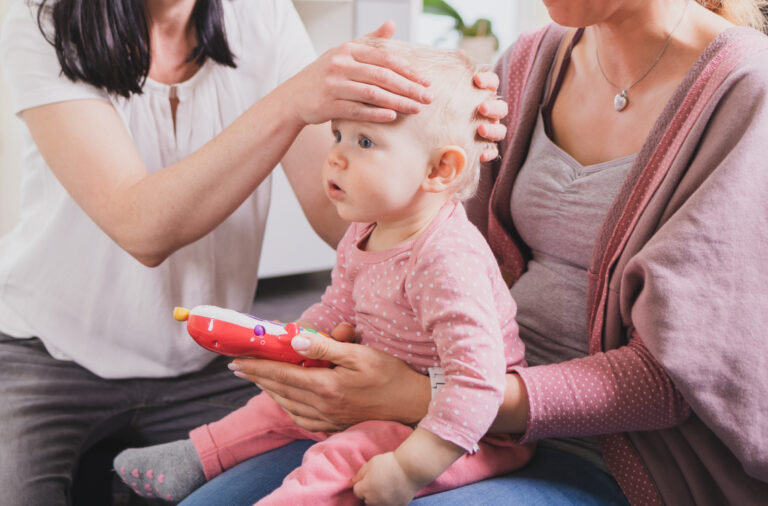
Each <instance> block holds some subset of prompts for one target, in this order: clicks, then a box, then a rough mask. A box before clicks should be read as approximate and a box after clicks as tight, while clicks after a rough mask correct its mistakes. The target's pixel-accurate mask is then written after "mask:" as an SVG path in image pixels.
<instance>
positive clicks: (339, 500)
mask: <svg viewBox="0 0 768 506" xmlns="http://www.w3.org/2000/svg"><path fill="white" fill-rule="evenodd" d="M412 432H413V429H412V428H411V427H408V426H407V425H403V424H401V423H397V422H384V421H368V422H363V423H359V424H357V425H354V426H352V427H350V428H348V429H347V430H345V431H343V432H335V433H328V432H310V431H308V430H304V429H302V428H300V427H298V426H297V425H295V424H294V423H293V422H292V421H291V419H290V417H288V415H287V414H286V413H285V411H283V409H282V408H281V407H280V406H279V405H278V404H277V403H276V402H275V401H273V400H272V399H271V398H270V397H269V396H268V395H265V394H262V395H257V396H256V397H254V398H253V399H251V400H250V401H249V402H248V404H246V405H245V406H243V407H242V408H240V409H238V410H237V411H234V412H233V413H231V414H229V415H227V416H226V417H224V418H222V419H221V420H219V421H218V422H214V423H211V424H209V425H203V426H202V427H198V428H196V429H194V430H193V431H192V432H190V438H191V440H192V443H193V444H194V445H195V449H196V450H197V453H198V455H199V456H200V460H201V461H202V464H203V470H204V472H205V477H206V478H207V479H208V480H210V479H212V478H213V477H215V476H217V475H219V474H221V473H222V472H223V471H224V470H226V469H229V468H231V467H233V466H235V465H237V464H239V463H240V462H243V461H244V460H247V459H249V458H251V457H253V456H255V455H259V454H261V453H264V452H266V451H269V450H272V449H274V448H278V447H281V446H284V445H286V444H288V443H291V442H293V441H296V440H298V439H312V440H314V441H318V443H317V444H315V445H313V446H312V447H311V448H310V449H309V450H307V452H306V453H305V454H304V459H303V461H302V464H301V466H299V467H298V468H297V469H295V470H294V471H293V472H292V473H291V474H289V475H288V476H286V478H285V480H284V481H283V484H282V485H281V486H280V487H279V488H278V489H277V490H275V491H274V492H272V493H271V494H270V495H269V496H267V497H265V498H264V499H262V500H261V501H259V504H260V505H273V504H274V505H277V504H280V505H282V504H285V505H292V506H293V505H296V504H315V505H320V504H334V505H346V504H360V501H359V500H358V499H357V498H356V497H355V495H354V494H353V493H352V484H351V480H352V477H353V476H354V475H355V474H356V473H357V471H358V470H359V469H360V468H361V467H362V466H363V464H365V463H366V462H367V461H368V460H370V459H371V458H373V457H374V456H376V455H378V454H381V453H386V452H389V451H393V450H395V448H397V447H398V446H399V445H400V443H402V442H403V441H404V440H405V439H406V438H407V437H408V436H409V435H410V434H411V433H412ZM479 446H480V450H479V451H478V452H476V453H474V454H471V455H470V454H464V455H463V456H462V457H460V458H459V459H458V460H457V461H456V462H454V463H453V465H451V467H449V468H448V469H447V470H446V471H445V472H444V473H443V474H442V475H440V477H439V478H438V479H437V480H435V481H434V482H433V483H431V484H430V485H428V486H426V487H424V488H423V489H422V490H420V491H419V493H418V495H419V496H422V495H429V494H433V493H436V492H440V491H442V490H448V489H452V488H456V487H460V486H462V485H467V484H469V483H473V482H476V481H479V480H482V479H485V478H489V477H491V476H496V475H499V474H503V473H506V472H509V471H512V470H514V469H517V468H519V467H522V466H523V465H525V463H526V462H528V460H530V458H531V456H532V455H533V448H532V447H531V446H523V445H515V444H511V443H510V442H508V441H507V442H505V443H504V444H496V442H494V441H493V440H492V439H491V438H485V439H483V440H482V441H481V442H480V444H479ZM424 458H425V459H428V458H429V455H425V456H424Z"/></svg>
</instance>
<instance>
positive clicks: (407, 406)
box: [231, 324, 430, 431]
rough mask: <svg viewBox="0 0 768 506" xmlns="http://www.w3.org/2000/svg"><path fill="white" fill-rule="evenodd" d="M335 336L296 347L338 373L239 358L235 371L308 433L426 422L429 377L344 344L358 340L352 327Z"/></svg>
mask: <svg viewBox="0 0 768 506" xmlns="http://www.w3.org/2000/svg"><path fill="white" fill-rule="evenodd" d="M331 335H332V336H333V337H334V338H335V339H338V341H335V340H331V339H328V338H325V337H322V336H318V335H307V336H306V338H304V336H302V338H297V339H294V340H293V342H292V344H293V345H294V349H296V351H298V352H299V353H301V354H302V355H304V356H305V357H307V358H314V359H320V360H328V361H330V362H333V363H334V364H337V365H338V367H335V368H334V369H325V368H304V367H300V366H296V365H293V364H288V363H285V362H276V361H272V360H260V359H252V358H247V359H245V358H244V359H237V360H235V361H234V362H233V364H232V366H231V368H233V369H235V370H237V371H238V375H239V376H241V377H244V378H246V379H249V380H250V381H253V382H254V383H256V384H258V385H259V386H260V387H261V388H262V389H263V390H264V391H265V392H266V393H267V394H268V395H269V396H270V397H272V398H273V399H274V400H275V401H276V402H277V403H278V404H279V405H280V406H282V408H283V409H285V411H286V412H287V413H288V414H289V415H290V417H291V418H292V420H293V421H294V423H296V424H297V425H299V426H300V427H303V428H305V429H307V430H311V431H337V430H341V429H344V428H346V427H349V426H350V425H354V424H355V423H358V422H362V421H365V420H396V421H399V422H403V423H416V422H418V421H419V420H421V418H422V417H423V416H424V415H425V414H426V412H427V406H428V405H429V400H430V393H429V392H430V389H429V379H428V378H427V377H425V376H423V375H421V374H419V373H417V372H415V371H414V370H412V369H411V368H410V367H408V366H407V365H406V364H405V362H403V361H401V360H399V359H397V358H395V357H393V356H391V355H389V354H388V353H384V352H382V351H379V350H375V349H373V348H370V347H368V346H363V345H359V344H353V343H347V342H341V341H348V340H350V339H351V338H352V337H353V335H354V331H353V330H352V327H351V326H349V325H347V324H341V325H339V326H338V327H337V328H336V329H334V331H333V332H332V333H331Z"/></svg>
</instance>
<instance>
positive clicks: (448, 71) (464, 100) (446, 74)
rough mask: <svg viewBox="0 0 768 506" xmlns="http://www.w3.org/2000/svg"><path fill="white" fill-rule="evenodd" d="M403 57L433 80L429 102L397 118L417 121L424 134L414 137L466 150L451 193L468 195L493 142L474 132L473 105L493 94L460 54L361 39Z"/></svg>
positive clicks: (475, 116)
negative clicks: (478, 84) (481, 84)
mask: <svg viewBox="0 0 768 506" xmlns="http://www.w3.org/2000/svg"><path fill="white" fill-rule="evenodd" d="M364 41H365V42H366V43H368V44H370V45H372V46H374V47H385V48H387V49H389V50H391V51H392V52H394V53H395V54H397V55H399V56H401V57H403V58H404V59H405V60H406V61H407V62H408V63H409V64H410V65H411V66H412V67H413V68H415V69H417V70H418V72H419V74H420V75H421V76H423V77H425V78H427V79H428V80H429V82H430V83H431V84H430V86H429V91H430V92H432V94H433V97H434V98H433V100H432V102H431V103H430V104H429V105H426V106H424V107H423V109H422V111H421V112H419V113H418V114H412V115H399V117H398V119H397V122H400V121H403V122H414V123H417V124H418V129H419V132H421V133H422V135H421V136H420V137H419V138H417V139H414V141H417V142H422V143H428V144H430V145H431V146H432V148H435V149H437V148H441V147H445V146H457V147H459V148H462V149H463V150H464V152H465V153H466V160H465V163H464V167H463V170H462V172H461V174H460V175H459V177H458V178H457V179H456V182H455V185H454V186H453V188H452V191H454V192H455V194H454V196H453V197H454V198H455V199H456V200H465V199H467V198H469V197H471V196H472V195H473V194H474V193H475V190H476V189H477V183H478V180H479V178H480V155H481V154H482V153H483V151H484V150H485V149H487V148H488V147H489V146H490V145H491V144H492V143H491V142H490V141H487V140H485V139H482V138H481V137H479V136H478V135H477V127H478V125H479V124H480V123H481V121H480V117H479V116H478V114H477V107H478V106H479V105H480V104H481V103H482V102H484V101H485V100H488V99H490V98H493V97H495V94H494V93H493V92H491V91H489V90H485V89H479V88H477V87H475V86H474V84H473V78H474V76H475V74H477V72H478V71H479V70H480V67H478V66H477V65H476V64H474V63H473V62H472V61H471V60H470V59H469V58H468V57H467V56H466V55H465V54H464V53H463V52H460V51H455V50H449V49H442V48H436V47H431V46H423V45H418V44H413V43H408V42H402V41H397V40H388V39H364Z"/></svg>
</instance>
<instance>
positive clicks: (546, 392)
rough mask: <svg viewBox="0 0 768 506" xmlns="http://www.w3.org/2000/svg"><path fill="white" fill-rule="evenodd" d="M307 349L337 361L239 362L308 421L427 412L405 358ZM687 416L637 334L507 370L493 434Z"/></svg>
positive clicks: (538, 434) (312, 344) (314, 344)
mask: <svg viewBox="0 0 768 506" xmlns="http://www.w3.org/2000/svg"><path fill="white" fill-rule="evenodd" d="M344 331H346V332H347V333H349V330H348V329H337V330H336V331H334V336H335V337H337V338H339V337H341V334H342V332H344ZM347 337H348V336H347ZM294 341H296V340H294ZM297 344H299V343H297ZM300 346H302V348H301V349H299V348H298V347H296V346H295V348H296V350H297V351H298V352H299V353H302V354H303V355H305V356H307V357H309V358H314V359H320V360H329V361H331V362H334V363H336V364H338V365H337V367H336V368H334V369H331V370H325V369H324V370H315V369H312V370H310V369H304V368H301V367H298V366H294V365H292V364H284V363H281V362H274V361H268V360H257V359H238V360H236V361H235V362H234V364H233V367H234V368H239V372H238V374H240V375H241V376H242V377H246V378H248V379H250V380H251V381H254V382H256V383H257V384H259V385H260V386H261V387H262V388H263V389H264V390H265V391H267V393H269V394H270V395H271V396H272V397H273V398H275V400H276V401H277V402H278V403H279V404H280V405H281V406H283V408H285V409H286V411H287V412H288V413H289V414H290V415H291V416H292V417H293V418H294V421H295V422H296V423H297V424H299V425H301V426H302V427H304V428H306V429H308V430H339V429H341V428H344V427H347V426H349V425H352V424H355V423H357V422H361V421H364V420H371V419H381V420H396V421H400V422H403V423H410V424H412V423H415V422H417V421H419V420H421V418H422V417H423V416H424V415H425V414H426V412H427V407H428V405H429V401H430V387H429V380H428V378H426V377H425V376H423V375H421V374H418V373H417V372H415V371H413V370H412V369H411V368H410V367H408V366H407V365H405V363H403V362H402V361H400V360H399V359H396V358H394V357H392V356H390V355H387V354H386V353H384V352H380V351H377V350H374V349H372V348H369V347H367V346H362V345H357V344H349V343H342V342H335V341H331V340H330V339H326V338H318V337H313V336H308V339H306V340H301V343H300ZM304 346H305V347H304ZM689 413H690V408H689V407H688V405H687V404H686V403H685V401H684V400H683V399H682V397H681V396H680V394H679V392H678V391H677V390H676V389H675V387H674V385H673V384H672V382H671V380H670V379H669V377H668V376H667V374H666V373H665V372H664V370H663V369H662V368H661V366H660V365H659V364H658V362H657V361H656V360H655V359H654V358H653V357H652V356H651V354H650V352H648V350H647V349H646V348H645V346H643V344H642V342H641V341H640V340H639V339H638V338H636V337H635V338H633V339H632V340H631V341H630V343H629V344H628V345H626V346H623V347H621V348H618V349H616V350H612V351H609V352H606V353H598V354H595V355H590V356H588V357H584V358H579V359H574V360H570V361H568V362H563V363H560V364H551V365H544V366H536V367H530V368H521V369H519V370H518V371H517V374H515V373H513V374H508V375H507V391H506V393H505V397H504V402H503V404H502V406H501V408H500V409H499V414H498V416H497V418H496V420H495V422H494V423H493V425H492V426H491V429H490V432H503V433H514V434H523V433H525V436H524V438H525V440H526V441H533V440H538V439H541V438H543V437H553V436H577V435H598V434H608V433H613V432H625V431H633V430H655V429H661V428H665V427H670V426H674V425H676V424H679V423H680V422H682V421H683V420H685V419H686V418H687V417H688V415H689Z"/></svg>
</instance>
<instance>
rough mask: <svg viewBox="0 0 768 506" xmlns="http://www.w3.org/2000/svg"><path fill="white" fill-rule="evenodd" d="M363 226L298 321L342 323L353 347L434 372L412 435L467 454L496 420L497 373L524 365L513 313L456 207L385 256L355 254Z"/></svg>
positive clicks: (492, 263)
mask: <svg viewBox="0 0 768 506" xmlns="http://www.w3.org/2000/svg"><path fill="white" fill-rule="evenodd" d="M373 226H374V225H373V224H361V223H355V224H353V225H352V226H350V228H349V230H347V233H346V235H345V236H344V238H343V239H342V240H341V242H340V243H339V247H338V252H337V262H336V266H335V268H334V270H333V273H332V282H331V285H330V286H329V287H328V289H327V290H326V292H325V294H324V295H323V297H322V299H321V302H320V303H318V304H315V305H314V306H312V307H310V308H309V309H308V310H307V311H306V312H305V313H304V314H303V315H302V317H301V319H302V320H304V321H308V322H311V323H313V324H314V325H316V327H317V328H318V329H319V330H323V331H325V332H330V330H332V329H333V328H334V327H335V326H336V325H337V324H339V323H341V322H349V323H351V324H353V325H354V326H355V327H356V329H357V332H358V335H359V336H360V342H361V343H362V344H365V345H368V346H372V347H374V348H377V349H379V350H382V351H385V352H387V353H390V354H392V355H394V356H395V357H398V358H400V359H402V360H404V361H405V362H406V363H407V364H408V365H410V366H411V367H412V368H413V369H415V370H416V371H419V372H421V373H424V374H426V373H427V370H428V368H430V367H442V368H443V369H444V374H445V386H444V387H443V388H441V389H440V390H439V391H438V392H437V394H436V395H435V396H434V398H433V399H432V402H431V403H430V406H429V411H428V413H427V415H426V417H425V418H424V419H422V421H421V422H420V424H419V426H420V427H422V428H424V429H426V430H428V431H430V432H432V433H433V434H435V435H437V436H438V437H440V438H442V439H444V440H446V441H450V442H452V443H454V444H456V445H458V446H460V447H462V448H464V449H466V450H467V451H472V449H473V447H474V446H475V444H476V443H477V442H478V441H479V440H480V439H481V438H482V437H483V435H484V434H485V433H486V431H487V430H488V428H489V427H490V425H491V422H492V421H493V419H494V418H495V416H496V413H497V411H498V408H499V406H500V404H501V401H502V399H503V394H504V389H505V379H504V376H505V373H506V371H507V370H510V369H511V368H512V367H515V366H520V365H524V358H523V357H524V347H523V344H522V342H521V341H520V339H519V337H518V328H517V323H516V322H515V319H514V317H515V313H516V306H515V303H514V301H513V300H512V296H511V295H510V293H509V290H508V288H507V286H506V284H505V282H504V280H503V279H502V277H501V273H500V272H499V268H498V265H497V262H496V258H495V257H494V255H493V253H492V252H491V250H490V248H489V246H488V245H487V243H486V242H485V239H484V238H483V237H482V235H481V234H480V232H479V231H478V230H477V229H476V228H475V226H474V225H472V224H471V223H470V222H469V220H468V219H467V216H466V213H465V211H464V208H463V206H462V205H461V204H459V203H455V202H449V203H447V204H446V205H445V206H443V208H442V209H441V210H440V213H439V214H438V216H437V217H436V218H435V219H434V221H433V222H432V223H431V224H430V226H429V228H428V229H427V230H426V231H425V232H424V233H423V234H422V235H421V236H419V237H418V238H416V239H415V240H414V241H410V242H407V243H403V244H400V245H398V246H396V247H394V248H392V249H389V250H386V251H375V252H369V251H363V250H361V249H360V248H359V247H358V244H360V241H361V240H362V239H364V238H365V237H367V236H368V234H370V232H371V231H372V230H373Z"/></svg>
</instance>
